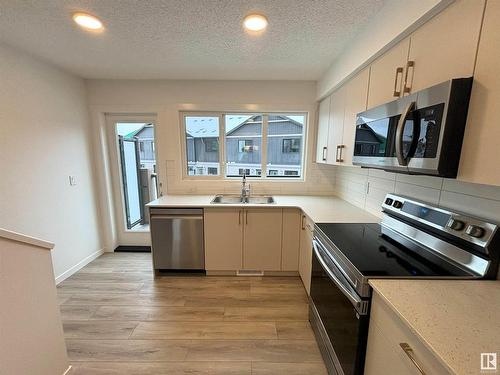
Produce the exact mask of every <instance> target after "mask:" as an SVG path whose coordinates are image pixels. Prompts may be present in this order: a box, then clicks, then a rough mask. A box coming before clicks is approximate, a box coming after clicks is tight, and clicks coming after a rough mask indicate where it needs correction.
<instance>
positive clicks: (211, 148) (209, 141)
mask: <svg viewBox="0 0 500 375" xmlns="http://www.w3.org/2000/svg"><path fill="white" fill-rule="evenodd" d="M205 152H219V139H218V138H206V139H205Z"/></svg>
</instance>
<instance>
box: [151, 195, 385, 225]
mask: <svg viewBox="0 0 500 375" xmlns="http://www.w3.org/2000/svg"><path fill="white" fill-rule="evenodd" d="M213 198H214V195H164V196H163V197H160V198H159V199H157V200H154V201H152V202H150V203H148V204H147V206H148V207H151V208H154V207H200V208H202V207H211V208H214V207H295V208H299V209H301V210H302V211H303V212H304V213H305V214H306V215H307V216H308V217H309V218H310V219H311V220H312V221H314V222H315V223H378V222H379V221H380V218H378V217H376V216H374V215H372V214H370V213H368V212H367V211H365V210H363V209H361V208H359V207H356V206H354V205H352V204H350V203H348V202H346V201H345V200H343V199H340V198H338V197H321V196H306V195H273V198H274V200H275V202H276V203H272V204H248V203H244V204H241V203H240V204H212V203H210V202H211V201H212V199H213Z"/></svg>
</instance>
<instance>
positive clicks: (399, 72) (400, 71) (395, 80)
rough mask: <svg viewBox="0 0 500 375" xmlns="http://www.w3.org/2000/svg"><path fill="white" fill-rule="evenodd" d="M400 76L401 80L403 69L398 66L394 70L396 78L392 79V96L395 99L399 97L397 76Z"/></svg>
mask: <svg viewBox="0 0 500 375" xmlns="http://www.w3.org/2000/svg"><path fill="white" fill-rule="evenodd" d="M399 75H401V79H403V67H402V66H398V67H397V68H396V76H395V77H394V93H393V94H392V95H393V96H395V97H396V98H399V97H400V96H401V89H399V90H398V76H399Z"/></svg>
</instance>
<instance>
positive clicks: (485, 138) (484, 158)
mask: <svg viewBox="0 0 500 375" xmlns="http://www.w3.org/2000/svg"><path fill="white" fill-rule="evenodd" d="M499 14H500V1H488V3H487V5H486V12H485V15H484V23H483V29H482V31H481V41H480V43H479V50H478V53H477V62H476V69H475V72H474V84H473V86H472V96H471V101H470V105H469V116H468V120H467V126H466V127H465V136H464V144H463V146H462V154H461V157H460V168H459V171H458V179H459V180H462V181H468V182H475V183H479V184H487V185H500V168H499V167H498V161H499V156H498V140H499V139H500V126H499V125H498V113H497V111H498V103H500V74H499V73H498V67H499V66H500V48H499V46H500V24H499V23H498V15H499Z"/></svg>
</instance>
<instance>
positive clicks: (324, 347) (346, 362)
mask: <svg viewBox="0 0 500 375" xmlns="http://www.w3.org/2000/svg"><path fill="white" fill-rule="evenodd" d="M313 249H314V251H313V261H312V276H311V299H312V302H313V304H312V306H311V319H310V320H311V324H312V326H313V329H314V331H315V334H316V339H317V341H318V344H319V346H320V348H321V352H322V354H323V358H324V359H325V363H326V364H327V368H328V371H329V373H330V374H338V375H355V374H363V368H364V361H365V352H366V342H367V337H368V320H369V318H368V312H369V300H366V299H362V298H361V297H359V295H358V294H357V293H356V291H355V290H354V288H353V287H352V286H351V285H350V284H349V282H348V281H347V279H346V278H345V277H344V276H343V275H342V272H341V271H340V270H339V269H338V268H337V267H336V266H335V264H334V262H333V261H332V260H331V258H330V255H329V254H328V252H327V251H326V250H325V248H324V246H323V245H322V244H321V243H320V242H319V241H318V239H317V238H315V239H314V240H313Z"/></svg>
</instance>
